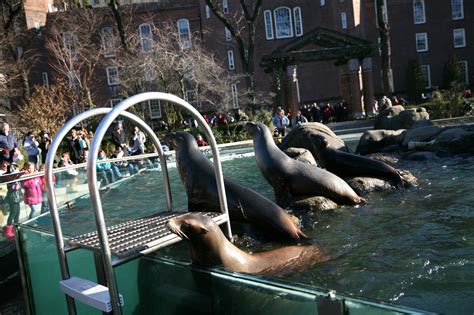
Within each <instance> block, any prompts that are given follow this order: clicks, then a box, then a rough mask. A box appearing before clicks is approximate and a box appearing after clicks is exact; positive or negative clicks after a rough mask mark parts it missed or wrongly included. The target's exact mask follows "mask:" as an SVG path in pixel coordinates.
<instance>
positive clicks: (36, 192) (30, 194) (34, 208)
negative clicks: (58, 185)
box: [23, 162, 43, 219]
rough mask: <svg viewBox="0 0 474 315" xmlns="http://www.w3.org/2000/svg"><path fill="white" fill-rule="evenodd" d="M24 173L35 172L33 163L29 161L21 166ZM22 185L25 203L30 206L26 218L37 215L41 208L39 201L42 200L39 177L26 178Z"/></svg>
mask: <svg viewBox="0 0 474 315" xmlns="http://www.w3.org/2000/svg"><path fill="white" fill-rule="evenodd" d="M23 170H24V171H25V174H33V173H35V172H36V170H35V165H34V164H33V163H31V162H26V163H25V165H24V166H23ZM23 187H24V188H25V200H24V201H25V204H27V205H29V206H30V208H31V212H30V216H29V217H28V219H32V218H33V217H35V216H37V215H38V213H39V212H40V210H41V203H42V201H43V198H42V195H43V192H42V189H41V178H40V177H34V178H30V179H27V180H25V181H24V182H23Z"/></svg>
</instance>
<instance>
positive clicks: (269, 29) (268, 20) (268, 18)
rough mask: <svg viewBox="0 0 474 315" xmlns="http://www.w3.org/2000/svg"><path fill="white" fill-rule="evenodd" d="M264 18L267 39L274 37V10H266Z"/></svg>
mask: <svg viewBox="0 0 474 315" xmlns="http://www.w3.org/2000/svg"><path fill="white" fill-rule="evenodd" d="M263 18H264V19H265V36H266V37H267V39H273V21H272V11H270V10H266V11H265V12H263Z"/></svg>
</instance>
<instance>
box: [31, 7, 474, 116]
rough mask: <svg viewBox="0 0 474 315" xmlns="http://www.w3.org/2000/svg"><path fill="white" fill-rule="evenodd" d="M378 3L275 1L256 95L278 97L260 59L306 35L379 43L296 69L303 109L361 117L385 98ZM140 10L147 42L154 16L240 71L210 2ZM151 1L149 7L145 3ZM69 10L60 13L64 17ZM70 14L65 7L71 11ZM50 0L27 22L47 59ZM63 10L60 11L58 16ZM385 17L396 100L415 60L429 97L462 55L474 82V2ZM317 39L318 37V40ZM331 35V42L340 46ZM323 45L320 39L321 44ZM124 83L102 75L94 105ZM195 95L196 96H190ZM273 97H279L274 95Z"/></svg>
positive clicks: (264, 23) (43, 73)
mask: <svg viewBox="0 0 474 315" xmlns="http://www.w3.org/2000/svg"><path fill="white" fill-rule="evenodd" d="M374 1H375V0H317V1H309V0H292V1H288V0H274V1H263V4H262V8H261V14H260V16H259V17H258V18H257V20H256V40H255V59H254V66H255V88H256V90H257V91H259V92H263V93H264V94H265V93H266V94H270V92H275V88H274V87H273V88H272V86H273V85H272V83H273V79H274V77H273V76H272V75H271V74H269V73H265V71H264V68H263V67H260V66H259V65H260V63H261V61H262V58H263V57H264V56H266V55H269V54H271V53H272V52H275V51H278V49H279V48H281V47H285V46H288V45H291V44H292V43H293V42H298V39H299V38H303V37H304V36H305V34H308V33H310V32H312V31H313V30H317V29H318V28H324V29H328V30H332V31H334V34H335V35H337V36H344V35H347V36H348V38H349V37H354V38H360V39H363V40H366V41H368V42H370V43H372V44H373V47H374V49H373V52H372V54H371V55H364V56H362V55H360V56H359V57H357V58H354V57H348V58H346V59H345V60H343V61H341V60H329V61H324V60H323V61H316V62H305V63H300V64H298V65H296V67H292V68H291V70H292V73H290V74H289V75H290V76H291V75H293V78H294V80H293V82H294V98H295V99H296V101H297V102H298V103H300V104H302V103H309V102H314V101H318V102H321V101H324V102H326V101H334V102H339V101H340V100H341V99H345V100H346V101H348V102H349V103H351V108H352V112H353V114H355V115H358V114H362V112H363V111H364V105H363V104H364V102H365V103H366V106H367V104H368V103H369V102H370V101H371V99H372V98H373V97H374V96H375V97H379V96H381V95H382V94H383V86H382V80H381V67H380V64H381V61H380V54H379V52H378V49H377V47H378V44H379V33H378V29H377V26H376V21H377V19H376V14H375V13H376V12H375V3H374ZM105 2H106V1H105V0H93V1H92V10H97V12H105V11H108V13H106V14H105V15H108V16H109V17H108V18H105V19H104V23H103V26H102V30H104V28H107V27H109V28H110V29H111V30H114V29H115V24H114V20H113V19H112V16H111V13H110V10H109V9H108V8H103V7H104V6H106V4H105ZM128 2H133V3H134V4H133V5H134V6H135V7H136V9H135V12H136V16H135V18H136V19H137V32H139V33H140V34H141V36H142V34H144V35H143V36H145V37H146V36H147V35H146V34H148V32H150V30H149V29H146V26H143V25H142V24H140V23H139V20H140V19H141V16H143V15H145V14H148V13H150V12H153V13H154V15H155V16H156V17H158V18H159V19H162V20H167V21H171V22H172V23H175V25H176V26H177V30H176V31H177V32H182V33H183V34H184V36H189V35H188V34H192V36H200V37H201V38H202V39H203V41H204V43H205V44H206V45H207V46H208V47H209V49H210V50H212V51H213V52H214V53H215V55H216V56H217V57H218V58H219V59H220V60H221V61H222V63H223V65H225V67H227V68H228V70H229V71H232V72H237V73H238V72H242V69H243V67H242V63H241V60H240V58H239V53H238V47H237V45H236V43H235V42H234V41H233V40H232V37H231V36H230V33H229V32H228V30H226V27H225V26H224V25H223V24H222V22H221V21H219V20H218V19H217V17H216V16H215V15H214V14H213V12H212V11H211V10H210V9H209V7H208V6H207V5H206V4H205V1H204V0H180V1H164V0H161V1H158V0H156V1H143V0H141V1H138V0H133V1H127V3H128ZM145 2H146V3H145ZM239 3H240V2H239V1H237V0H222V3H221V4H220V5H221V8H222V10H223V12H224V14H225V15H227V16H229V17H230V16H233V15H235V14H237V15H239V14H241V11H242V9H241V8H240V4H239ZM64 9H65V8H62V10H64ZM66 9H67V8H66ZM56 11H57V8H55V7H54V6H53V4H52V0H26V1H25V17H24V19H25V21H26V23H25V24H24V26H25V27H27V28H38V27H41V30H42V33H43V34H44V35H43V36H39V37H38V38H37V40H36V41H35V44H34V46H33V47H34V48H36V49H37V50H38V51H39V52H41V53H45V52H46V50H45V49H44V41H45V37H47V34H48V28H49V24H48V23H51V21H53V20H54V16H55V15H57V14H63V13H62V12H56ZM60 11H61V10H60ZM385 13H386V16H387V18H388V22H389V24H390V43H391V52H392V62H391V68H392V78H393V87H394V93H395V94H404V93H405V91H406V88H407V87H406V73H407V65H408V61H409V60H410V59H417V60H418V61H419V62H420V64H421V65H422V70H423V74H424V77H425V81H426V91H427V92H429V91H430V90H431V89H432V88H434V87H441V86H442V82H443V74H444V66H445V63H446V61H447V60H448V58H449V57H450V56H452V55H455V56H457V59H458V60H459V64H460V66H461V67H462V69H463V71H464V77H465V83H466V84H467V85H469V84H471V83H472V82H473V80H474V78H473V74H474V48H473V47H474V45H473V43H472V42H473V40H474V37H473V36H472V34H473V33H474V23H473V16H472V15H473V13H474V2H473V1H463V0H435V1H424V0H386V12H385ZM318 34H319V33H317V32H314V37H315V38H316V37H318V36H320V35H318ZM337 36H333V37H332V39H333V40H335V39H337ZM318 38H319V37H318ZM304 49H316V50H317V49H319V50H325V49H326V50H327V49H328V48H327V47H322V46H321V45H320V42H317V40H316V41H313V42H312V44H311V45H309V46H307V47H303V49H302V50H304ZM39 60H40V61H42V62H38V63H36V64H35V66H34V68H33V69H32V71H30V78H29V79H30V82H31V83H30V86H32V85H33V84H45V85H46V84H50V82H49V81H51V69H49V66H48V63H47V60H48V56H47V55H46V56H43V57H41V58H39ZM119 77H120V69H118V68H114V67H106V68H105V69H102V70H98V72H97V75H96V76H95V78H96V80H97V83H96V84H94V88H95V91H93V97H94V102H95V103H96V104H97V105H98V106H110V105H113V103H115V102H117V101H118V100H119V99H120V90H118V89H117V88H116V87H115V86H116V84H117V82H116V80H117V79H118V78H119ZM229 88H230V89H231V90H232V93H233V94H234V95H235V97H234V99H233V106H234V107H235V108H238V107H239V106H241V105H242V104H240V103H239V98H238V95H239V91H240V90H242V89H244V88H245V84H244V82H240V84H237V85H233V86H231V87H229ZM191 92H192V91H190V93H191ZM272 95H273V94H272ZM148 110H149V114H150V115H149V118H159V117H160V116H161V110H160V108H159V104H156V103H155V104H149V106H148Z"/></svg>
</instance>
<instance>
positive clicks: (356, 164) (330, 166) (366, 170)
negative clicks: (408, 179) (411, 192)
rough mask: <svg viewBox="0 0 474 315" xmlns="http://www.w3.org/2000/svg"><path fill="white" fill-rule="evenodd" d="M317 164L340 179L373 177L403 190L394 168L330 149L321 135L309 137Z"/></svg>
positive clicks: (380, 162)
mask: <svg viewBox="0 0 474 315" xmlns="http://www.w3.org/2000/svg"><path fill="white" fill-rule="evenodd" d="M310 139H311V140H312V144H313V146H314V147H315V150H314V151H315V152H316V153H317V158H318V161H319V164H320V165H321V166H322V167H324V168H325V169H327V170H328V171H330V172H331V173H334V174H336V175H337V176H341V177H374V178H379V179H383V180H387V181H389V182H390V183H391V184H392V185H394V186H396V187H398V188H403V187H404V182H403V179H402V177H401V176H400V173H399V172H398V170H397V169H395V168H394V167H392V166H390V165H388V164H386V163H384V162H382V161H377V160H373V159H371V158H368V157H365V156H361V155H357V154H352V153H348V152H343V151H340V150H336V149H334V148H331V147H330V146H329V144H328V141H327V140H326V138H325V137H324V136H322V135H311V136H310Z"/></svg>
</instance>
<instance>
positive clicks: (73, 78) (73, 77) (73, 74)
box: [67, 70, 81, 87]
mask: <svg viewBox="0 0 474 315" xmlns="http://www.w3.org/2000/svg"><path fill="white" fill-rule="evenodd" d="M67 78H68V80H69V85H71V86H75V87H78V86H80V85H81V80H80V79H81V77H80V74H79V71H77V70H74V71H69V72H68V74H67Z"/></svg>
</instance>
